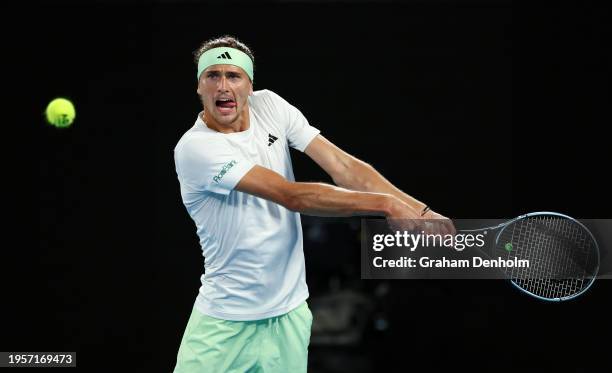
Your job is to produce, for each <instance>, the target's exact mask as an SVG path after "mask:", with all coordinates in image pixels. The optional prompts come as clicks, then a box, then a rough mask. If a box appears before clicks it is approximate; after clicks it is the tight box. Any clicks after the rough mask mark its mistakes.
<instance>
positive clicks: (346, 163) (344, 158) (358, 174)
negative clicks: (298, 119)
mask: <svg viewBox="0 0 612 373" xmlns="http://www.w3.org/2000/svg"><path fill="white" fill-rule="evenodd" d="M304 152H305V153H306V154H308V156H309V157H310V158H312V159H313V160H314V161H315V162H316V163H317V164H318V165H319V166H321V168H323V170H325V172H327V173H328V174H329V176H331V178H332V179H333V180H334V183H336V185H338V186H340V187H343V188H346V189H350V190H359V191H367V192H377V193H388V194H391V195H393V196H395V197H397V198H399V199H401V200H402V201H404V202H405V203H407V204H408V205H410V206H411V207H413V208H414V209H415V210H417V211H422V210H423V208H425V207H426V204H425V203H423V202H421V201H419V200H417V199H415V198H413V197H411V196H409V195H408V194H406V193H404V192H402V191H401V190H400V189H398V188H397V187H395V186H394V185H393V184H391V183H390V182H389V181H388V180H387V179H385V178H384V177H383V176H382V175H381V174H380V173H379V172H378V171H376V169H374V167H372V166H371V165H369V164H367V163H365V162H363V161H361V160H359V159H357V158H355V157H353V156H352V155H350V154H348V153H346V152H345V151H343V150H342V149H340V148H338V147H337V146H336V145H334V144H332V143H331V142H330V141H329V140H327V139H326V138H325V137H323V136H321V135H318V136H317V137H315V138H314V140H312V142H311V143H310V144H309V145H308V147H306V149H305V151H304Z"/></svg>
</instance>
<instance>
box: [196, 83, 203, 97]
mask: <svg viewBox="0 0 612 373" xmlns="http://www.w3.org/2000/svg"><path fill="white" fill-rule="evenodd" d="M196 92H198V94H199V95H200V96H202V93H200V85H199V84H198V89H196Z"/></svg>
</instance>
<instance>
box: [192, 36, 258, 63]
mask: <svg viewBox="0 0 612 373" xmlns="http://www.w3.org/2000/svg"><path fill="white" fill-rule="evenodd" d="M219 47H229V48H235V49H238V50H240V51H242V52H244V53H246V54H247V56H249V57H250V58H251V61H252V62H253V70H255V56H253V52H251V50H250V49H249V47H247V46H246V44H244V43H243V42H241V41H240V40H238V39H236V38H235V37H233V36H230V35H223V36H221V37H218V38H214V39H210V40H206V41H205V42H203V43H202V44H201V45H200V47H199V48H198V49H196V51H195V52H193V55H194V57H195V58H194V62H195V64H196V66H197V65H198V61H199V60H200V56H202V54H203V53H204V52H206V51H207V50H209V49H213V48H219Z"/></svg>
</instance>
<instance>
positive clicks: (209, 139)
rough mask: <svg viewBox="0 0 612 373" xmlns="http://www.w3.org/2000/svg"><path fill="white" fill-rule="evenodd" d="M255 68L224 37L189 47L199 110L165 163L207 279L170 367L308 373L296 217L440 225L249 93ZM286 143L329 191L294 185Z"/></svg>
mask: <svg viewBox="0 0 612 373" xmlns="http://www.w3.org/2000/svg"><path fill="white" fill-rule="evenodd" d="M253 61H254V58H253V54H252V53H251V51H250V50H249V48H248V47H247V46H246V45H244V44H243V43H241V42H240V41H238V40H236V39H235V38H233V37H230V36H224V37H221V38H218V39H213V40H209V41H207V42H205V43H203V44H202V46H201V47H200V48H199V49H198V51H196V63H197V65H198V72H197V78H198V87H197V93H198V95H199V96H200V98H201V101H202V104H203V107H204V110H203V111H202V112H201V113H200V114H199V115H198V117H197V120H196V122H195V125H194V126H193V127H192V128H191V129H189V130H188V131H187V132H186V133H185V135H184V136H183V137H182V138H181V139H180V140H179V142H178V144H177V146H176V148H175V163H176V171H177V175H178V179H179V181H180V186H181V195H182V198H183V202H184V204H185V207H186V208H187V211H188V212H189V214H190V215H191V217H192V218H193V220H194V222H195V224H196V227H197V232H198V235H199V237H200V244H201V246H202V250H203V254H204V257H205V274H204V275H203V276H202V278H201V281H202V286H201V288H200V290H199V294H198V296H197V298H196V301H195V304H194V308H193V310H192V314H191V317H190V319H189V322H188V324H187V327H186V330H185V333H184V335H183V339H182V341H181V345H180V348H179V352H178V357H177V364H176V368H175V372H249V371H264V372H292V373H293V372H306V367H307V358H308V344H309V340H310V327H311V323H312V313H311V312H310V310H309V309H308V305H307V304H306V299H307V298H308V288H307V285H306V280H305V270H304V254H303V250H302V230H301V224H300V215H299V214H300V213H303V214H309V215H317V216H353V215H379V216H385V217H387V219H389V221H390V222H397V221H399V220H396V219H402V218H409V219H421V218H426V219H441V218H443V217H442V216H441V215H438V214H437V213H435V212H433V211H432V210H430V209H428V208H427V207H426V206H425V204H423V203H421V202H419V201H417V200H416V199H414V198H412V197H410V196H408V195H407V194H405V193H403V192H402V191H401V190H399V189H398V188H396V187H394V186H393V185H392V184H391V183H390V182H389V181H387V180H386V179H385V178H384V177H382V176H381V175H380V174H379V173H378V172H377V171H376V170H375V169H374V168H373V167H371V166H370V165H368V164H366V163H364V162H362V161H360V160H358V159H356V158H354V157H352V156H350V155H349V154H347V153H345V152H344V151H342V150H340V149H339V148H338V147H336V146H334V145H333V144H332V143H331V142H329V141H328V140H326V139H325V138H324V137H323V136H321V135H320V134H319V130H317V129H316V128H314V127H312V126H310V125H309V124H308V121H307V120H306V118H305V117H304V116H303V115H302V114H301V113H300V111H299V110H298V109H296V108H295V107H293V106H292V105H290V104H289V103H287V102H286V101H285V100H284V99H282V98H281V97H280V96H278V95H277V94H275V93H274V92H271V91H268V90H261V91H256V92H254V91H253ZM289 147H293V148H295V149H297V150H299V151H302V152H305V153H306V154H307V155H308V156H310V157H311V158H312V159H313V160H314V161H315V162H316V163H317V164H318V165H319V166H321V167H322V168H323V169H324V170H325V171H326V172H327V173H328V174H329V175H330V176H331V177H332V179H333V180H334V182H335V183H336V184H337V186H332V185H327V184H322V183H301V182H295V181H294V175H293V170H292V166H291V159H290V153H289ZM445 221H446V220H445ZM413 228H414V227H413ZM451 230H452V226H451V225H446V224H441V225H440V226H439V230H438V232H442V233H444V232H449V233H450V232H451Z"/></svg>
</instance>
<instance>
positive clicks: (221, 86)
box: [219, 76, 227, 91]
mask: <svg viewBox="0 0 612 373" xmlns="http://www.w3.org/2000/svg"><path fill="white" fill-rule="evenodd" d="M219 90H220V91H227V78H226V77H225V76H221V79H219Z"/></svg>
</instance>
